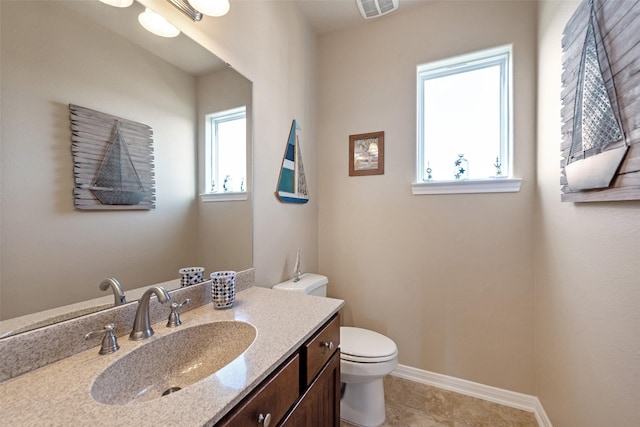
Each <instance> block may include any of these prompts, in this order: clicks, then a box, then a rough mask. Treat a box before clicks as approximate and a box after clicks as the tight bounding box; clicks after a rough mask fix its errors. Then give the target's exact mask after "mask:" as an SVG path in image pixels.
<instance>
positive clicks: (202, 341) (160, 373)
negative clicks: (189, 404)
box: [91, 321, 256, 405]
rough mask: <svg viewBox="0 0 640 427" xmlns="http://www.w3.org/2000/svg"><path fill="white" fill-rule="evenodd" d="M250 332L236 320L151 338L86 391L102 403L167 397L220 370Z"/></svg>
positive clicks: (242, 346) (253, 333)
mask: <svg viewBox="0 0 640 427" xmlns="http://www.w3.org/2000/svg"><path fill="white" fill-rule="evenodd" d="M255 337H256V329H255V328H254V327H253V326H252V325H250V324H249V323H245V322H240V321H221V322H213V323H206V324H203V325H198V326H193V327H187V328H185V329H181V330H178V331H176V332H174V333H172V334H169V335H166V336H163V337H153V338H151V339H150V340H149V342H147V343H145V344H143V345H142V346H140V347H139V348H137V349H135V350H133V351H132V352H131V353H129V354H127V355H126V356H124V357H122V358H121V359H118V360H117V361H115V362H114V363H112V364H111V365H109V367H107V368H106V369H105V370H104V371H103V372H102V373H101V374H100V375H98V377H97V378H96V380H95V381H94V382H93V385H92V387H91V395H92V397H93V398H94V399H95V400H96V401H98V402H100V403H104V404H107V405H125V404H130V403H136V402H144V401H149V400H153V399H157V398H160V397H162V396H166V395H168V394H171V393H174V392H177V391H179V390H181V389H183V388H185V387H187V386H189V385H191V384H194V383H196V382H198V381H200V380H202V379H203V378H206V377H208V376H209V375H211V374H213V373H215V372H216V371H218V370H220V369H222V368H223V367H225V366H226V365H228V364H229V363H230V362H232V361H233V360H234V359H235V358H236V357H238V356H239V355H240V354H242V353H243V352H244V351H245V350H246V349H247V348H248V347H249V346H250V345H251V343H253V340H254V339H255Z"/></svg>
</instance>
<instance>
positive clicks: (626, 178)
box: [560, 0, 640, 202]
mask: <svg viewBox="0 0 640 427" xmlns="http://www.w3.org/2000/svg"><path fill="white" fill-rule="evenodd" d="M593 2H594V7H595V10H596V17H597V21H598V24H599V26H600V31H601V33H602V40H597V41H598V51H599V54H600V61H601V63H602V64H606V57H605V56H604V55H605V54H604V49H603V48H602V44H603V43H604V46H605V49H606V53H607V54H608V57H609V63H610V64H611V70H606V69H603V77H604V80H605V85H606V87H607V90H608V91H609V94H610V97H611V98H612V100H611V101H612V104H613V105H614V108H616V102H617V103H618V104H619V108H620V116H621V117H620V119H621V121H622V126H623V128H624V132H625V134H626V138H627V142H628V143H629V150H628V151H627V154H626V157H625V159H624V160H623V162H622V164H621V165H620V168H619V169H618V172H617V173H616V176H615V177H614V178H613V181H612V183H611V185H610V186H609V187H608V188H605V189H600V190H588V191H572V190H571V189H570V188H569V187H568V185H567V179H566V175H565V165H566V161H567V159H568V158H569V151H570V149H571V137H572V133H573V110H574V99H575V94H576V85H577V81H578V70H579V68H580V58H581V54H582V46H583V43H584V38H585V34H586V30H587V24H588V20H589V2H588V0H584V1H583V2H582V3H580V5H579V6H578V8H577V10H576V12H575V13H574V14H573V16H572V17H571V18H570V19H569V22H568V23H567V25H566V27H565V29H564V33H563V38H562V50H563V56H562V68H563V70H562V85H563V89H562V93H561V98H562V111H561V117H562V128H561V129H562V130H561V131H562V143H561V145H560V151H561V156H562V160H561V162H560V168H561V177H560V186H561V190H562V195H561V200H562V201H563V202H597V201H616V200H640V0H593ZM603 68H606V67H603ZM612 75H613V80H612ZM614 82H615V89H616V92H617V98H616V99H613V93H614V92H613V84H614Z"/></svg>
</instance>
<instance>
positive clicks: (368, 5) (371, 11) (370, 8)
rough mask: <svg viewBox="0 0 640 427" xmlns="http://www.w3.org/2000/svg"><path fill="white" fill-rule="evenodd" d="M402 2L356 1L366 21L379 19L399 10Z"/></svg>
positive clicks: (396, 0)
mask: <svg viewBox="0 0 640 427" xmlns="http://www.w3.org/2000/svg"><path fill="white" fill-rule="evenodd" d="M399 1H400V0H356V3H357V4H358V9H360V13H361V14H362V16H363V17H364V19H369V18H377V17H378V16H382V15H384V14H386V13H389V12H393V11H394V10H396V9H397V8H398V2H399Z"/></svg>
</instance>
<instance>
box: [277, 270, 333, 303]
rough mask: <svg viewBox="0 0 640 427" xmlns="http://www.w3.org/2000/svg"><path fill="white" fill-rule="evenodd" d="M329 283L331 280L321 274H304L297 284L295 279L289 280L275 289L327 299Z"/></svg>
mask: <svg viewBox="0 0 640 427" xmlns="http://www.w3.org/2000/svg"><path fill="white" fill-rule="evenodd" d="M328 283H329V279H327V277H326V276H321V275H320V274H313V273H304V274H303V275H302V276H300V280H298V281H297V282H294V281H293V279H289V280H287V281H286V282H282V283H278V284H277V285H275V286H274V287H273V289H279V290H283V291H293V292H300V293H304V294H307V295H317V296H319V297H326V296H327V284H328Z"/></svg>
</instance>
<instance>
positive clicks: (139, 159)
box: [69, 105, 156, 210]
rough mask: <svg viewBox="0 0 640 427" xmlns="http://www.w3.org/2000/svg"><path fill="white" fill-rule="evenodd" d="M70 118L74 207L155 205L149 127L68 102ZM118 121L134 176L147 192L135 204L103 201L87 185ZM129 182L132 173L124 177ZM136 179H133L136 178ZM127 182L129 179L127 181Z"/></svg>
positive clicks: (151, 144)
mask: <svg viewBox="0 0 640 427" xmlns="http://www.w3.org/2000/svg"><path fill="white" fill-rule="evenodd" d="M69 110H70V121H71V143H72V144H71V152H72V153H73V161H74V168H73V175H74V179H75V187H74V190H73V195H74V203H75V208H76V209H78V210H149V209H154V208H155V201H156V195H155V173H154V166H153V130H152V129H151V128H150V127H149V126H147V125H145V124H142V123H137V122H134V121H131V120H127V119H123V118H120V117H116V116H111V115H109V114H105V113H102V112H99V111H95V110H91V109H89V108H84V107H80V106H77V105H69ZM116 121H117V122H118V124H119V125H118V126H119V131H120V134H121V135H122V137H123V139H124V141H125V143H126V144H127V149H128V151H129V155H130V157H131V162H132V163H133V165H134V167H135V172H136V173H137V178H139V180H140V181H141V184H142V186H143V187H144V188H145V190H147V195H146V196H145V197H144V198H142V200H140V202H138V203H135V204H103V203H101V202H100V200H98V198H97V197H96V196H95V195H94V194H93V193H92V191H91V190H90V187H91V186H92V184H93V181H94V179H95V178H96V173H97V171H98V168H99V166H100V163H101V162H102V161H103V159H104V157H105V152H106V149H107V146H108V144H110V141H111V139H112V137H113V132H114V126H115V123H116ZM125 179H126V180H129V181H131V182H133V181H134V180H136V179H135V177H134V176H131V177H125ZM136 181H137V180H136ZM131 182H130V183H131Z"/></svg>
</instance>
